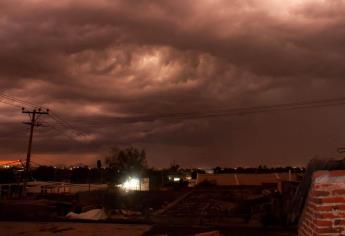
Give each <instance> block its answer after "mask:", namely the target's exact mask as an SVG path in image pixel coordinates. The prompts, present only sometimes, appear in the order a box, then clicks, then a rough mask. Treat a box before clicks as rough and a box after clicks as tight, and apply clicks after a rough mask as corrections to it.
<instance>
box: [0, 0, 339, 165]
mask: <svg viewBox="0 0 345 236" xmlns="http://www.w3.org/2000/svg"><path fill="white" fill-rule="evenodd" d="M285 2H286V3H285ZM344 4H345V3H344V1H341V0H337V1H334V0H333V1H332V0H313V1H311V0H304V1H303V0H293V1H278V0H265V1H259V0H245V1H243V0H241V1H226V0H217V1H209V0H200V1H197V2H196V1H193V0H184V1H182V0H181V1H179V0H178V1H169V0H166V1H164V0H163V1H162V0H160V1H148V0H139V1H138V0H116V1H110V0H109V1H108V0H101V1H85V0H79V1H78V0H77V1H68V0H61V1H55V2H52V1H44V0H27V1H19V0H11V1H9V0H8V1H7V0H5V1H1V2H0V44H1V47H0V61H1V63H0V88H1V89H2V90H5V92H6V93H7V94H8V95H11V96H14V97H17V98H20V99H23V100H26V101H30V102H32V103H37V104H42V105H45V106H48V107H50V108H51V109H52V110H53V111H55V112H56V113H58V114H60V116H61V117H63V118H64V119H66V120H69V121H70V122H71V123H72V124H73V126H75V127H76V128H77V129H78V130H80V131H82V132H84V133H86V134H87V136H85V137H78V136H76V135H75V134H74V133H73V132H72V131H68V130H65V129H63V128H61V127H60V126H59V125H58V124H55V126H56V127H55V128H56V129H57V130H55V129H50V128H39V130H38V131H37V133H36V134H37V136H36V139H35V141H34V152H35V154H34V155H36V156H37V157H38V158H42V162H53V163H66V162H68V163H76V162H88V163H90V162H92V163H93V162H95V160H96V159H97V158H101V155H102V153H104V150H106V149H107V148H108V147H110V146H113V145H120V146H121V145H136V146H139V147H143V148H146V149H147V151H148V156H149V164H151V165H155V166H167V165H169V163H170V162H172V160H176V161H177V162H179V163H181V164H182V165H185V166H196V165H201V166H215V165H257V164H260V163H263V164H268V165H270V164H272V165H273V164H291V165H300V164H305V162H306V161H307V160H308V159H309V158H310V157H312V156H314V155H320V156H322V157H324V156H327V157H328V156H332V155H335V150H336V148H337V147H338V146H341V145H343V144H344V145H345V143H344V140H345V134H344V132H342V126H343V125H342V121H343V120H344V118H345V112H344V111H343V107H341V106H340V107H330V108H322V109H312V110H305V111H304V110H303V111H301V110H299V111H291V112H274V113H267V114H260V115H248V116H239V117H223V118H217V119H215V118H213V119H210V118H209V119H201V120H180V121H155V122H135V123H121V122H120V123H119V122H116V121H115V120H114V119H113V118H114V117H131V116H152V115H157V114H164V113H175V112H198V111H207V110H212V109H220V108H225V107H241V106H255V105H265V104H276V103H286V102H295V101H308V100H317V99H324V98H333V97H342V96H343V87H344V79H343V75H344V74H345V73H344V72H345V66H344V62H345V47H344V44H343V42H344V40H345V31H344V29H345V19H344V17H345V14H344V13H345V12H344V11H345V5H344ZM0 109H1V115H0V122H1V124H2V125H1V127H0V135H1V137H0V140H1V147H0V151H1V153H2V154H3V155H4V158H19V159H23V157H24V156H25V149H26V142H27V140H26V139H27V137H26V135H27V130H26V128H27V127H24V126H23V125H21V124H20V122H21V121H22V120H25V119H26V117H25V116H23V115H22V114H21V113H20V110H19V109H17V110H16V109H15V108H13V107H9V106H7V105H6V104H0ZM42 119H43V118H42ZM43 121H45V122H48V123H49V124H52V125H54V122H53V121H52V120H50V119H48V118H44V119H43ZM43 160H44V161H43ZM38 162H39V161H38Z"/></svg>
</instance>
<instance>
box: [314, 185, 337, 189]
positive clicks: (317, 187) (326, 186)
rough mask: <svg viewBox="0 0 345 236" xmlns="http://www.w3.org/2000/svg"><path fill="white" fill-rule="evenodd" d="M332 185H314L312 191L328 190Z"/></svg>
mask: <svg viewBox="0 0 345 236" xmlns="http://www.w3.org/2000/svg"><path fill="white" fill-rule="evenodd" d="M333 186H334V184H315V185H314V186H313V188H314V189H328V188H330V187H333Z"/></svg>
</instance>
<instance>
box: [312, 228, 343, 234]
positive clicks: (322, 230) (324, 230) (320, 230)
mask: <svg viewBox="0 0 345 236" xmlns="http://www.w3.org/2000/svg"><path fill="white" fill-rule="evenodd" d="M343 230H344V229H343V228H342V227H325V228H317V229H316V232H318V233H321V234H322V233H328V234H331V233H340V232H342V231H343Z"/></svg>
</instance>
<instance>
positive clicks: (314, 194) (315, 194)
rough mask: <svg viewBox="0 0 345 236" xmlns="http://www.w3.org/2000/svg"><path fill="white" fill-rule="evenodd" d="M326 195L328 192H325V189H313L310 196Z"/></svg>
mask: <svg viewBox="0 0 345 236" xmlns="http://www.w3.org/2000/svg"><path fill="white" fill-rule="evenodd" d="M328 195H329V192H327V191H313V192H312V196H314V197H325V196H328Z"/></svg>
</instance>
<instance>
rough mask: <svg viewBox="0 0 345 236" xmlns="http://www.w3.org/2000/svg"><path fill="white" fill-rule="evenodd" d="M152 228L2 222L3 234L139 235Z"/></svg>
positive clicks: (0, 226) (43, 235)
mask: <svg viewBox="0 0 345 236" xmlns="http://www.w3.org/2000/svg"><path fill="white" fill-rule="evenodd" d="M150 229H151V226H150V225H137V224H101V223H69V222H53V223H51V222H49V223H48V222H5V221H3V222H0V231H1V233H0V235H2V236H14V235H21V236H28V235H30V236H49V235H54V236H60V235H63V236H75V235H83V236H98V235H100V236H101V235H123V236H137V235H138V236H139V235H143V234H145V232H148V231H149V230H150Z"/></svg>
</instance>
